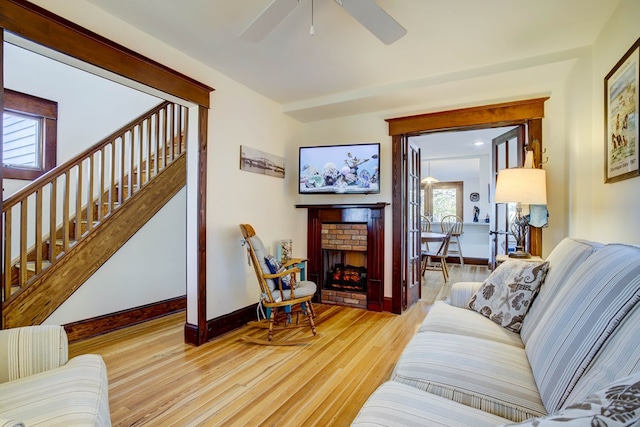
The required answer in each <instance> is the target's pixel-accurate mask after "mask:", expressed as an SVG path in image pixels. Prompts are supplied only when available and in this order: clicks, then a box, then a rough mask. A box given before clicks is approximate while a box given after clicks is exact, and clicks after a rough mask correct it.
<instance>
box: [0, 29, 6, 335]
mask: <svg viewBox="0 0 640 427" xmlns="http://www.w3.org/2000/svg"><path fill="white" fill-rule="evenodd" d="M0 70H2V72H0V83H1V84H2V87H3V88H4V31H0ZM0 108H4V90H0ZM2 116H3V115H1V114H0V129H2V128H3V127H4V121H3V118H2ZM0 145H2V132H0ZM3 163H4V161H3V159H2V150H0V165H1V164H3ZM3 180H4V174H3V172H2V168H0V182H4V181H3ZM2 190H3V192H4V188H3V189H2ZM3 200H4V196H3V197H0V212H4V208H3ZM0 242H4V227H0ZM0 259H4V244H2V243H0ZM0 282H1V281H0ZM3 295H4V294H3ZM3 300H4V298H3V297H0V329H4V328H5V326H4V312H3V307H2V306H3V305H4V304H3V302H2V301H3Z"/></svg>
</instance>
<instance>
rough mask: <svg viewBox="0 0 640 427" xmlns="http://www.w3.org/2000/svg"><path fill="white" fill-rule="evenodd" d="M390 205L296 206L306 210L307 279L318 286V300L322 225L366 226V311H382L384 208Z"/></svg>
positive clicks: (320, 274)
mask: <svg viewBox="0 0 640 427" xmlns="http://www.w3.org/2000/svg"><path fill="white" fill-rule="evenodd" d="M388 205H389V203H358V204H356V203H350V204H320V205H308V204H304V205H302V204H301V205H296V208H305V209H308V215H307V258H308V262H307V277H308V278H309V280H311V281H313V282H315V283H316V284H317V285H318V296H317V297H318V300H319V301H321V298H322V294H321V293H322V284H323V283H324V280H325V277H324V272H323V271H322V270H323V266H322V238H321V234H322V231H321V230H322V224H323V223H332V224H336V223H350V222H356V223H366V224H367V280H368V283H367V308H368V309H369V310H373V311H382V307H383V298H384V208H385V207H386V206H388Z"/></svg>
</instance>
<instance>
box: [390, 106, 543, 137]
mask: <svg viewBox="0 0 640 427" xmlns="http://www.w3.org/2000/svg"><path fill="white" fill-rule="evenodd" d="M547 99H549V98H548V97H547V98H536V99H528V100H524V101H514V102H505V103H501V104H493V105H485V106H480V107H470V108H462V109H458V110H448V111H441V112H436V113H427V114H419V115H416V116H406V117H398V118H393V119H387V120H386V121H387V122H388V123H389V135H391V136H393V135H403V134H413V133H418V132H420V133H423V132H424V133H426V132H432V131H437V130H439V131H442V130H451V129H456V128H465V129H470V128H473V127H478V128H481V127H498V126H508V125H511V124H519V123H524V122H525V121H527V120H529V119H534V118H543V117H544V101H546V100H547Z"/></svg>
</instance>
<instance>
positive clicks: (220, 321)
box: [207, 304, 258, 341]
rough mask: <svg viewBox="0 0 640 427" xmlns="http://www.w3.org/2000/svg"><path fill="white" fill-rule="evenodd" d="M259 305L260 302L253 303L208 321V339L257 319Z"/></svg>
mask: <svg viewBox="0 0 640 427" xmlns="http://www.w3.org/2000/svg"><path fill="white" fill-rule="evenodd" d="M257 307H258V304H252V305H250V306H248V307H243V308H240V309H238V310H236V311H234V312H232V313H229V314H225V315H223V316H220V317H216V318H215V319H211V320H209V321H208V322H207V341H209V340H212V339H213V338H215V337H217V336H220V335H222V334H225V333H227V332H229V331H232V330H234V329H237V328H239V327H241V326H244V325H246V324H247V323H248V322H250V321H252V320H256V309H257Z"/></svg>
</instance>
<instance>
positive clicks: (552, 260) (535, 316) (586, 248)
mask: <svg viewBox="0 0 640 427" xmlns="http://www.w3.org/2000/svg"><path fill="white" fill-rule="evenodd" d="M602 246H603V245H602V244H600V243H595V242H589V241H587V240H580V239H574V238H571V237H566V238H564V239H563V240H562V241H561V242H560V243H558V245H557V246H556V247H555V248H554V249H553V251H551V253H550V254H549V256H548V257H547V262H548V263H549V268H548V270H547V276H546V277H545V279H544V282H543V283H542V286H540V290H539V292H538V296H537V297H536V299H535V300H534V301H533V303H532V304H531V308H530V309H529V313H527V317H525V319H524V321H523V323H522V328H521V330H520V337H521V338H522V342H524V343H525V345H526V344H527V341H528V340H529V337H531V334H532V333H533V331H534V329H535V328H536V326H537V325H538V322H539V321H540V318H541V317H542V314H543V313H544V312H545V310H546V309H547V308H548V307H549V302H550V301H551V300H553V298H555V296H556V294H557V293H558V291H559V290H560V289H561V288H562V286H563V285H564V284H565V283H566V282H567V278H568V277H569V276H570V275H571V273H573V272H574V271H575V270H576V268H578V266H580V265H581V264H582V263H583V262H584V260H586V259H587V258H588V257H589V256H590V255H591V254H592V253H594V252H595V251H596V250H598V249H600V248H601V247H602Z"/></svg>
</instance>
